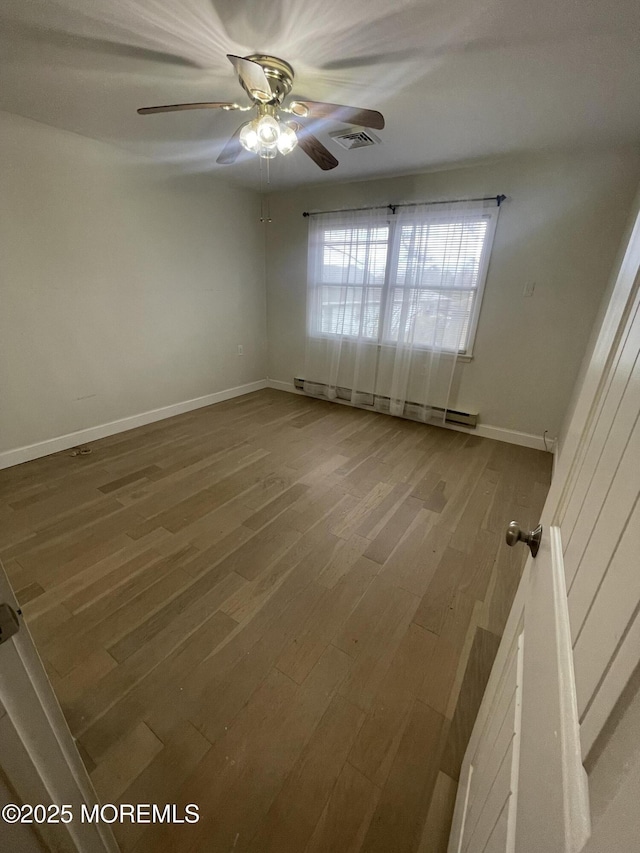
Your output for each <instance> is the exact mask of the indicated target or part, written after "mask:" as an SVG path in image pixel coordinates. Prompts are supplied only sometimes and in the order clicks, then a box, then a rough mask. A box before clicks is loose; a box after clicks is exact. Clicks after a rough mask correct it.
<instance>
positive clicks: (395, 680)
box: [349, 623, 437, 785]
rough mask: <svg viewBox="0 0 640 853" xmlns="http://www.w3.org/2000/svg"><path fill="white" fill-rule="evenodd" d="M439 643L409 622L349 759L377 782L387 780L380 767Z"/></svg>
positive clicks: (430, 634) (378, 783)
mask: <svg viewBox="0 0 640 853" xmlns="http://www.w3.org/2000/svg"><path fill="white" fill-rule="evenodd" d="M436 643H437V637H436V636H435V634H432V633H430V632H429V631H425V630H424V628H421V627H420V626H419V625H416V624H415V623H414V624H411V625H409V628H408V630H407V632H406V634H405V635H404V637H403V639H402V642H401V643H400V646H399V647H398V651H397V652H396V654H395V655H394V657H393V660H392V662H391V666H390V667H389V670H388V671H387V673H386V675H385V677H384V679H383V681H382V683H381V686H380V689H379V691H378V693H377V695H376V697H375V699H374V701H373V705H372V708H371V711H370V712H369V714H367V717H366V720H365V722H364V725H363V726H362V729H361V730H360V732H359V734H358V737H357V739H356V742H355V743H354V745H353V749H352V750H351V753H350V754H349V763H350V764H352V765H353V766H354V767H355V768H356V769H358V770H360V772H361V773H363V774H364V775H365V776H367V778H369V779H370V780H371V781H372V782H374V783H376V784H377V785H381V784H382V783H383V782H384V778H380V770H381V768H382V767H383V766H384V764H385V760H386V759H387V757H388V755H389V753H390V751H391V750H392V747H393V744H394V739H395V737H396V735H397V733H398V731H399V730H401V728H402V725H403V721H404V719H405V717H406V715H407V714H408V712H409V711H410V709H411V707H412V705H413V703H414V701H415V698H416V696H417V694H418V691H419V690H420V687H421V685H422V681H423V679H424V670H425V664H426V662H427V661H428V660H429V659H430V658H431V656H432V655H433V653H434V650H435V647H436Z"/></svg>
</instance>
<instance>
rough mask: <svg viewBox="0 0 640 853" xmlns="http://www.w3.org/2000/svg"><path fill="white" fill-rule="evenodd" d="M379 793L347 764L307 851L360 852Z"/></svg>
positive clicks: (313, 852) (324, 852)
mask: <svg viewBox="0 0 640 853" xmlns="http://www.w3.org/2000/svg"><path fill="white" fill-rule="evenodd" d="M379 796H380V789H379V788H376V786H375V785H374V784H373V783H372V782H370V781H369V779H367V778H366V777H365V776H363V775H362V773H360V772H359V771H358V770H356V769H355V768H354V767H352V766H351V765H350V764H349V763H348V762H347V763H345V764H344V766H343V768H342V772H341V773H340V775H339V777H338V779H337V781H336V784H335V787H334V789H333V791H332V793H331V797H330V798H329V801H328V803H327V805H326V806H325V808H324V811H323V812H322V815H321V817H320V819H319V821H318V823H317V825H316V828H315V831H314V833H313V836H312V838H311V840H310V841H309V844H308V845H307V847H306V849H305V853H336V851H338V850H339V851H340V853H356V851H357V850H359V849H360V846H361V843H362V839H363V836H364V832H365V831H366V828H367V826H368V825H369V822H370V821H371V817H372V815H373V811H374V809H375V807H376V805H377V802H378V797H379Z"/></svg>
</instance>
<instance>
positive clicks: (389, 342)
mask: <svg viewBox="0 0 640 853" xmlns="http://www.w3.org/2000/svg"><path fill="white" fill-rule="evenodd" d="M499 212H500V207H499V206H498V205H496V206H495V207H479V208H478V209H477V218H478V219H486V220H487V222H488V225H487V230H486V233H485V236H484V241H483V244H482V254H481V256H480V263H479V265H478V278H477V286H476V287H473V288H471V287H470V288H459V287H437V286H431V287H425V288H412V289H424V290H429V291H434V290H441V291H443V292H444V291H453V292H457V293H460V292H470V293H472V294H473V301H472V308H471V312H470V315H469V326H468V333H467V342H466V343H467V346H466V347H465V348H463V349H460V350H458V352H457V353H454V351H453V350H446V349H443V350H440V351H441V352H445V353H451V354H452V355H453V354H455V355H457V356H458V357H459V358H461V359H463V360H470V359H471V358H473V348H474V345H475V339H476V333H477V330H478V322H479V319H480V311H481V308H482V301H483V297H484V291H485V285H486V280H487V275H488V272H489V264H490V260H491V252H492V250H493V242H494V238H495V232H496V227H497V223H498V214H499ZM473 213H474V215H475V214H476V211H473ZM468 217H469V212H468V209H467V211H465V215H464V218H468ZM427 218H428V219H431V218H433V220H434V221H436V220H437V219H440V220H441V221H443V222H456V221H461V219H456V214H455V211H454V210H448V211H446V212H444V211H443V212H440V213H438V212H437V211H434V212H433V216H432V217H431V216H429V217H427ZM383 221H384V224H385V226H387V227H388V233H387V256H386V263H385V275H384V282H383V284H382V285H381V297H380V312H379V315H378V333H377V336H376V337H362V336H360V335H346V334H339V333H337V332H323V331H321V330H320V329H319V328H318V327H319V325H320V322H321V317H322V301H321V292H322V289H323V288H324V287H354V288H362V290H365V289H367V288H370V287H378V286H379V285H371V284H365V283H363V284H357V283H355V282H348V283H345V284H335V283H331V282H324V281H319V280H317V277H315V276H314V278H316V280H314V281H313V282H310V283H309V286H308V288H307V291H308V298H309V302H310V306H309V309H310V310H308V312H307V316H308V320H307V332H308V334H309V336H310V337H312V338H315V339H321V340H322V339H324V340H336V339H338V338H341V339H342V340H346V341H352V342H354V343H359V344H362V345H367V344H368V345H370V346H376V347H378V348H380V347H395V346H397V342H396V341H394V340H393V339H390V338H388V337H387V330H388V321H389V318H390V317H391V312H390V306H391V302H392V298H393V290H394V288H398V287H401V286H399V285H395V284H393V283H392V282H391V270H392V266H393V265H394V264H395V268H396V269H397V259H398V256H399V251H400V239H399V234H398V226H400V228H401V227H402V224H403V223H406V222H407V217H404V216H403V217H402V219H401V220H399V219H397V218H396V216H395V215H390V216H389V217H388V218H386V219H384V220H383ZM415 221H417V222H419V223H423V222H425V221H426V219H425V217H424V216H421V215H420V214H419V213H418V214H416V216H415ZM381 225H382V222H379V223H376V222H375V221H372V220H370V219H365V218H364V217H363V219H362V221H361V222H359V223H358V222H356V223H353V220H352V219H347V218H346V217H345V220H344V222H343V223H340V224H338V223H336V222H332V223H331V225H327V227H326V231H329V230H335V229H336V228H345V229H354V230H355V229H356V228H358V227H360V228H368V229H372V230H373V229H374V228H376V227H380V226H381ZM325 245H326V243H325V242H324V240H322V241H319V246H318V248H319V251H320V252H322V251H323V250H324V247H325ZM323 266H324V265H323V264H320V263H318V258H316V259H315V267H316V270H318V269H321V268H322V267H323ZM412 348H413V349H414V350H419V351H422V352H431V351H433V349H434V348H433V347H430V346H429V345H427V344H420V343H413V344H412Z"/></svg>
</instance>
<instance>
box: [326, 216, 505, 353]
mask: <svg viewBox="0 0 640 853" xmlns="http://www.w3.org/2000/svg"><path fill="white" fill-rule="evenodd" d="M496 218H497V207H496V209H495V210H491V209H487V208H478V209H477V210H475V211H471V212H470V211H469V210H468V209H465V210H464V211H461V212H460V213H458V214H456V212H455V210H451V209H449V210H448V211H447V212H446V213H442V212H438V210H437V206H436V207H434V208H433V209H432V210H428V211H425V209H424V208H422V209H421V210H420V211H419V212H418V213H416V214H415V215H409V216H408V215H406V214H405V215H404V216H402V217H394V216H389V217H388V219H385V220H383V221H381V220H380V217H379V215H378V216H374V215H370V219H371V221H370V222H367V213H359V214H358V216H357V217H356V221H354V217H353V214H351V215H350V217H349V218H348V219H347V218H346V217H345V222H344V223H336V221H335V219H334V220H333V221H332V222H331V224H330V225H327V227H325V228H322V229H321V230H320V231H319V233H317V234H316V237H315V244H314V246H312V247H311V256H310V264H311V269H312V271H313V274H312V275H311V276H310V278H309V289H310V292H309V298H310V311H309V324H310V329H309V331H310V334H311V335H314V336H322V337H347V338H352V339H354V340H362V341H370V342H377V343H379V344H388V345H394V344H398V343H399V342H402V343H407V342H410V343H411V344H412V345H413V346H414V347H418V348H420V347H421V348H424V349H433V348H437V349H440V350H449V351H456V352H459V353H464V354H470V352H471V349H472V345H473V338H474V335H475V329H476V325H477V321H478V315H479V311H480V302H481V299H482V292H483V288H484V282H485V279H486V273H487V268H488V264H489V255H490V253H491V247H492V243H493V235H494V231H495V224H496Z"/></svg>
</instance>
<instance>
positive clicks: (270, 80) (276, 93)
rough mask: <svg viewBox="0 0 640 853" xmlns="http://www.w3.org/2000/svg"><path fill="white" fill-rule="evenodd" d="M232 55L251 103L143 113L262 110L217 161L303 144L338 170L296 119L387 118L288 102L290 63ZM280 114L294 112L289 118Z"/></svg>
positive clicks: (269, 155) (369, 122)
mask: <svg viewBox="0 0 640 853" xmlns="http://www.w3.org/2000/svg"><path fill="white" fill-rule="evenodd" d="M227 59H228V60H229V61H230V62H231V64H232V65H233V67H234V68H235V70H236V72H237V74H238V77H239V79H240V83H241V85H242V88H243V89H244V90H245V92H246V93H247V94H248V95H249V97H250V98H251V100H252V101H253V103H252V104H251V105H249V106H247V107H243V106H241V105H240V104H236V103H232V102H224V101H211V102H204V103H196V104H167V105H165V106H159V107H141V108H140V109H139V110H138V112H139V113H140V114H141V115H147V114H149V113H167V112H173V111H175V110H211V109H213V110H215V109H221V110H227V111H230V110H240V111H241V112H247V111H249V110H253V109H255V110H257V115H256V117H255V118H253V119H251V120H250V121H247V122H245V123H244V124H242V125H240V127H239V128H238V129H237V130H236V132H235V133H234V134H233V136H232V137H231V139H230V140H229V141H228V142H227V144H226V145H225V146H224V148H223V149H222V151H221V152H220V155H219V157H218V158H217V161H216V162H218V163H221V164H224V165H226V164H229V163H234V162H235V160H236V159H237V157H238V155H239V154H240V153H241V151H242V150H243V149H244V150H246V151H250V152H252V153H254V154H257V155H258V156H259V157H262V158H263V159H266V160H271V159H273V158H274V157H275V156H276V155H277V154H278V152H279V153H280V154H289V152H291V151H293V149H294V148H295V147H296V146H297V145H299V146H300V148H301V149H302V150H303V151H304V153H305V154H306V155H307V156H308V157H310V158H311V159H312V160H313V162H314V163H316V164H317V165H318V166H319V167H320V168H321V169H324V170H328V169H335V167H336V166H337V165H338V161H337V160H336V158H335V157H334V156H333V154H332V153H331V152H330V151H329V150H328V149H327V148H325V146H324V145H323V144H322V143H321V142H320V140H319V139H317V138H316V137H315V136H314V135H313V134H312V133H310V132H309V130H308V129H307V128H306V127H304V126H303V125H302V124H300V123H299V122H298V121H296V120H295V119H297V118H303V119H304V118H309V119H312V120H314V119H316V120H317V119H320V120H322V119H328V120H332V121H340V122H344V123H345V124H356V125H360V126H362V127H371V128H375V129H376V130H382V128H383V127H384V118H383V116H382V113H379V112H377V110H364V109H358V108H357V107H347V106H343V105H341V104H325V103H322V102H321V101H307V100H300V99H295V100H291V101H289V103H288V104H287V105H286V106H283V101H284V99H285V98H286V97H287V95H288V94H289V93H290V92H291V88H292V86H293V78H294V72H293V68H292V67H291V65H289V63H288V62H285V61H284V60H283V59H278V57H276V56H267V55H265V54H261V53H256V54H252V55H251V56H245V57H242V56H232V55H228V56H227ZM281 113H286V114H288V115H292V116H294V118H293V119H291V120H284V119H283V118H282V117H281V115H280V114H281Z"/></svg>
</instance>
